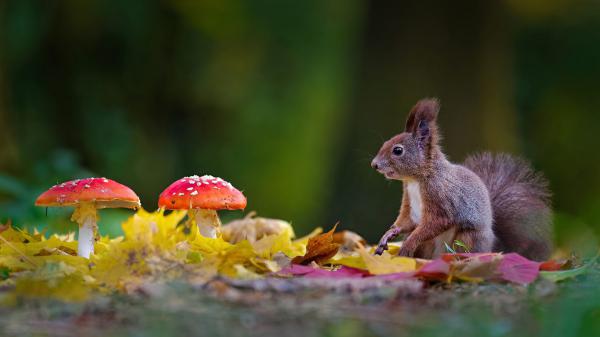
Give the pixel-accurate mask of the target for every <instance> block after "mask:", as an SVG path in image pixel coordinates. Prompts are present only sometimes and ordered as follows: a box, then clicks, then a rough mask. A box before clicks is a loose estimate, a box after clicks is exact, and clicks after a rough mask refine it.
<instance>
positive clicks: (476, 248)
mask: <svg viewBox="0 0 600 337" xmlns="http://www.w3.org/2000/svg"><path fill="white" fill-rule="evenodd" d="M439 109H440V105H439V102H438V100H437V99H435V98H428V99H422V100H420V101H419V102H417V104H416V105H415V106H414V107H413V108H412V110H411V111H410V113H409V115H408V118H407V121H406V127H405V130H404V132H403V133H401V134H399V135H396V136H394V137H392V138H391V139H389V140H388V141H386V142H385V143H384V144H383V146H382V147H381V149H380V150H379V152H378V154H377V156H376V157H375V158H374V159H373V161H372V162H371V166H372V167H373V168H374V169H376V170H377V171H378V172H379V173H381V174H383V175H384V176H385V177H386V178H387V179H391V180H401V181H402V183H403V197H402V204H401V208H400V214H399V215H398V217H397V219H396V221H395V222H394V223H393V225H392V226H391V227H390V229H389V230H388V231H387V232H386V233H385V234H384V235H383V237H382V238H381V240H380V241H379V244H378V247H377V249H376V251H375V253H376V254H378V255H381V254H382V253H383V251H384V250H387V249H388V245H387V243H388V241H390V240H393V239H394V238H395V237H397V236H398V235H400V234H407V236H406V238H405V240H404V242H403V243H402V246H401V248H400V252H399V255H401V256H408V257H419V258H426V259H431V258H437V257H439V256H440V255H441V254H443V253H445V252H446V250H447V247H449V246H450V247H452V246H455V243H456V246H460V247H456V249H455V250H456V252H471V253H476V252H482V253H483V252H504V253H509V252H515V253H518V254H520V255H522V256H524V257H526V258H529V259H531V260H537V261H541V260H545V259H547V258H548V256H549V255H550V252H551V249H552V245H551V239H550V237H551V221H552V210H551V207H550V192H549V189H548V182H547V180H546V179H545V178H544V176H543V175H542V174H541V173H539V172H535V171H534V170H533V169H532V168H531V165H530V164H529V163H528V162H527V161H525V160H523V159H521V158H517V157H513V156H511V155H508V154H496V155H494V154H491V153H488V152H484V153H480V154H476V155H473V156H470V157H468V158H467V159H466V161H465V162H464V163H463V164H462V165H459V164H453V163H451V162H450V161H448V159H446V156H445V155H444V153H443V152H442V150H441V147H440V145H439V142H440V137H441V136H440V134H439V131H438V126H437V116H438V112H439ZM457 240H458V241H457Z"/></svg>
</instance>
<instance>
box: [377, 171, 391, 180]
mask: <svg viewBox="0 0 600 337" xmlns="http://www.w3.org/2000/svg"><path fill="white" fill-rule="evenodd" d="M379 173H381V174H383V176H384V177H386V178H387V179H392V178H393V177H394V171H393V170H385V171H383V170H382V171H379Z"/></svg>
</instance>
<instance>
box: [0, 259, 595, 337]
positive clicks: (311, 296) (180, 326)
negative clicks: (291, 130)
mask: <svg viewBox="0 0 600 337" xmlns="http://www.w3.org/2000/svg"><path fill="white" fill-rule="evenodd" d="M599 284H600V268H599V267H598V266H595V267H594V268H592V269H590V271H589V272H588V273H587V274H585V275H581V276H579V277H577V278H576V279H572V280H567V281H565V282H562V283H558V284H554V283H551V282H549V281H544V280H540V281H537V282H535V283H534V284H532V285H530V286H528V287H522V286H515V285H506V284H480V285H477V284H452V285H441V284H438V285H433V286H428V287H426V288H425V289H423V290H421V291H415V287H414V284H407V285H402V286H390V285H382V286H378V287H374V288H368V289H364V288H356V287H352V286H349V285H340V286H339V287H337V286H336V285H335V284H329V285H326V286H322V284H321V285H317V284H311V283H310V282H300V283H298V282H288V283H286V282H278V283H277V284H270V283H269V282H268V281H267V282H265V281H261V282H258V283H256V282H255V283H252V282H228V281H226V280H215V281H213V282H211V283H209V284H208V285H203V286H191V285H188V284H178V283H171V284H168V285H149V286H148V287H146V288H145V289H144V290H143V291H141V292H138V293H136V294H131V295H115V296H107V297H96V298H94V299H93V300H91V301H88V302H85V303H61V302H56V301H48V300H40V299H38V300H31V299H29V300H19V301H17V303H14V304H12V305H10V306H3V307H2V308H1V309H0V335H2V336H103V337H105V336H230V337H234V336H285V337H294V336H339V337H342V336H344V337H352V336H357V337H359V336H360V337H363V336H561V337H565V336H598V335H600V291H599V287H598V285H599Z"/></svg>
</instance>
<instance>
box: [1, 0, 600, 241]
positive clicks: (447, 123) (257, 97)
mask: <svg viewBox="0 0 600 337" xmlns="http://www.w3.org/2000/svg"><path fill="white" fill-rule="evenodd" d="M599 89H600V2H599V1H595V0H573V1H568V0H554V1H544V0H502V1H478V0H470V1H430V0H425V1H395V2H386V1H363V0H335V1H282V0H277V1H243V0H215V1H183V0H180V1H179V0H174V1H168V0H163V1H141V0H140V1H137V0H131V1H118V0H114V1H109V0H103V1H76V0H70V1H33V0H4V1H0V220H2V221H6V220H7V219H9V218H10V219H12V221H13V222H14V223H17V224H19V225H23V226H37V227H38V228H46V229H47V230H49V231H65V230H69V229H74V227H73V226H71V227H68V226H67V225H68V224H69V221H68V220H67V219H68V217H69V211H61V210H56V209H50V210H48V213H47V214H46V212H45V210H44V209H36V208H35V207H34V206H33V201H34V200H35V197H36V196H37V195H38V194H39V193H41V192H42V191H43V190H45V189H47V188H48V187H50V186H51V185H53V184H55V183H57V182H60V181H63V180H69V179H73V178H77V177H85V176H92V175H93V176H106V177H110V178H113V179H115V180H117V181H120V182H122V183H124V184H126V185H128V186H130V187H132V188H133V189H134V190H135V191H137V192H138V194H139V195H140V197H141V198H142V203H143V205H144V207H145V208H147V209H154V208H155V207H156V206H155V205H156V202H157V197H158V194H159V193H160V192H161V191H162V190H163V188H165V187H166V186H167V185H169V184H170V183H171V182H172V181H174V180H175V179H178V178H180V177H182V176H184V175H192V174H213V175H218V176H221V177H223V178H225V179H227V180H228V181H230V182H232V183H233V184H234V185H235V186H236V187H238V188H240V189H242V190H243V191H244V193H245V194H246V196H247V197H248V200H249V205H248V209H247V211H250V210H256V211H257V212H258V213H259V214H260V215H263V216H269V217H276V218H282V219H286V220H289V221H291V222H292V223H293V224H294V226H295V227H296V229H297V231H298V233H299V234H302V233H306V232H307V231H309V230H310V229H312V228H313V227H316V226H324V227H329V226H330V225H332V224H333V223H335V222H337V221H340V223H341V227H340V228H344V229H352V230H355V231H357V232H359V233H361V234H363V235H364V236H365V237H366V238H368V239H369V240H371V241H375V240H377V239H378V237H379V235H380V234H381V233H382V232H383V231H384V230H385V229H386V228H387V227H388V226H389V225H390V224H391V222H392V221H393V220H394V218H395V216H396V213H397V209H398V206H399V203H400V198H401V193H402V192H401V184H400V183H398V182H388V181H386V180H385V179H384V178H383V177H382V176H380V175H378V174H377V173H376V172H374V171H373V170H372V169H371V168H370V166H369V163H370V160H371V158H372V157H373V156H374V154H375V153H376V151H377V150H378V148H379V146H380V145H381V143H382V141H383V140H385V139H387V138H388V137H390V136H391V135H393V134H395V133H398V132H399V131H401V130H402V128H403V125H404V119H405V117H406V113H407V111H408V110H409V109H410V107H411V106H412V105H413V104H414V103H415V102H416V101H417V100H418V99H419V98H422V97H426V96H436V97H439V98H440V100H441V102H442V111H441V115H440V123H441V126H442V130H443V133H444V135H445V140H444V147H445V149H446V151H447V153H448V154H449V156H450V158H451V159H452V160H454V161H462V160H463V159H464V158H465V156H466V155H468V154H469V153H472V152H475V151H479V150H484V149H490V150H494V151H508V152H511V153H515V154H520V155H523V156H525V157H527V158H529V159H530V160H531V161H532V162H533V164H534V166H535V167H536V168H537V169H539V170H542V171H544V172H545V173H546V175H547V177H548V178H549V179H550V181H551V186H552V190H553V192H554V204H555V208H556V219H555V228H556V240H557V242H558V243H559V244H561V245H563V244H569V243H570V242H577V240H578V239H577V238H581V237H583V238H586V240H587V241H593V238H595V237H598V234H599V233H600V194H599V193H598V192H599V191H600V175H599V174H598V172H599V171H600V159H599V158H598V145H599V144H600V142H599V141H598V137H599V136H600V128H599V123H600V114H599V111H598V108H599V107H600V95H599ZM128 214H130V213H128V212H126V211H121V212H118V211H117V212H110V211H103V213H102V215H103V219H102V228H101V229H102V231H103V232H104V233H108V234H113V235H117V234H118V233H119V221H121V220H122V219H123V218H124V217H126V216H127V215H128ZM222 215H223V216H224V217H225V218H235V217H240V216H243V214H242V213H241V212H237V213H236V212H229V213H223V214H222Z"/></svg>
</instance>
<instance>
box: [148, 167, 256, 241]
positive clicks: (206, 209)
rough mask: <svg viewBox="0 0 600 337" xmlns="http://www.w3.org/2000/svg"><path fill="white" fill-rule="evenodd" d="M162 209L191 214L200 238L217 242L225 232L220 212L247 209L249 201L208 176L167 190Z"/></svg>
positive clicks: (186, 180) (160, 203)
mask: <svg viewBox="0 0 600 337" xmlns="http://www.w3.org/2000/svg"><path fill="white" fill-rule="evenodd" d="M158 207H159V208H164V209H170V210H175V209H185V210H188V218H189V219H190V221H192V220H193V221H195V222H196V225H197V226H198V230H199V231H200V234H202V235H203V236H205V237H208V238H216V237H217V236H218V235H219V234H220V231H221V220H220V219H219V216H218V215H217V210H221V209H227V210H237V209H244V208H246V197H245V196H244V195H243V194H242V192H240V191H238V190H237V189H236V188H235V187H233V186H232V185H231V184H230V183H228V182H226V181H225V180H223V179H221V178H218V177H213V176H210V175H205V176H202V177H199V176H197V175H194V176H191V177H185V178H182V179H179V180H177V181H176V182H174V183H172V184H171V185H170V186H169V187H167V188H166V189H165V190H164V191H163V192H162V193H161V194H160V197H159V198H158Z"/></svg>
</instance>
